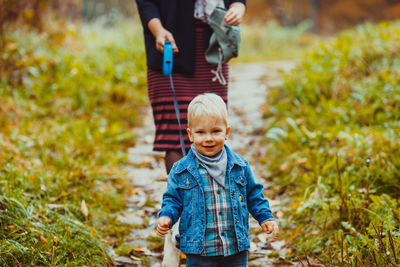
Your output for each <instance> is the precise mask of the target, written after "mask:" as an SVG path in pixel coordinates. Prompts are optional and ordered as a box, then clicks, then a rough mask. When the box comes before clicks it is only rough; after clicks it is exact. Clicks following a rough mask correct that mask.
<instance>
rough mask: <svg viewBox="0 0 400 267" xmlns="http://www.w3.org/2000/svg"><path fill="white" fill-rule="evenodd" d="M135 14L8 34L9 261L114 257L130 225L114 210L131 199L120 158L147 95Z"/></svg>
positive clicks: (1, 183)
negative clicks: (109, 24)
mask: <svg viewBox="0 0 400 267" xmlns="http://www.w3.org/2000/svg"><path fill="white" fill-rule="evenodd" d="M132 23H135V25H138V24H137V22H131V23H127V24H119V25H117V26H116V27H115V28H109V29H105V28H102V27H100V26H99V25H96V24H94V25H85V26H84V27H83V30H82V32H79V31H78V30H77V29H76V28H75V26H74V25H64V24H60V25H59V27H58V30H57V31H55V32H51V33H41V34H37V33H34V32H26V31H21V30H16V29H14V30H12V31H10V33H9V34H8V36H9V37H8V39H7V41H6V42H7V45H6V49H5V51H2V54H1V56H2V57H4V58H7V60H8V61H9V62H13V64H14V66H15V68H10V69H8V70H7V73H4V74H3V76H2V77H1V84H0V98H1V102H2V105H1V107H0V192H1V195H0V240H1V241H0V251H2V252H1V253H0V262H1V263H2V264H6V265H10V266H13V265H32V264H33V265H50V264H54V265H74V266H83V265H85V266H98V265H112V260H111V258H110V256H109V255H108V252H107V250H106V248H105V244H104V242H106V243H107V244H108V245H112V244H113V243H112V242H115V241H111V239H110V238H109V237H110V236H111V235H114V236H115V237H116V238H117V242H118V241H119V240H118V238H120V237H121V236H120V234H119V233H122V232H126V231H129V229H125V228H126V227H125V226H120V225H118V224H114V222H115V221H116V220H115V216H114V215H112V214H113V213H115V212H116V211H119V210H121V209H123V208H125V200H124V193H126V192H127V190H128V189H129V188H130V186H129V183H128V181H127V179H125V175H124V173H123V172H122V171H121V165H122V164H125V163H126V153H125V152H126V148H127V147H129V146H131V145H132V143H133V142H134V135H133V131H132V129H133V127H135V126H137V125H138V124H139V123H140V120H139V119H138V114H137V113H138V111H139V109H140V107H141V106H142V105H144V104H145V103H146V99H147V96H146V91H145V65H144V63H145V57H144V51H143V49H142V48H141V47H142V45H141V44H142V39H141V36H142V35H141V34H135V32H134V31H135V30H132V27H131V26H132ZM133 28H134V29H135V27H133ZM136 31H137V32H138V31H139V28H138V27H136ZM138 36H140V37H138ZM139 47H140V48H139ZM85 210H88V212H86V211H85ZM110 222H111V223H110ZM100 240H101V241H100ZM107 240H110V241H107Z"/></svg>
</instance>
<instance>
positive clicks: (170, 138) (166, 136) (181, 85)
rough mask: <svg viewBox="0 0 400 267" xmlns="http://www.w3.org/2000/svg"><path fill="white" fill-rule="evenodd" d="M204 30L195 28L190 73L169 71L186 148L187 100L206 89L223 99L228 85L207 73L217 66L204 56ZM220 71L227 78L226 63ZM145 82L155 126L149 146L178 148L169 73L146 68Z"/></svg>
mask: <svg viewBox="0 0 400 267" xmlns="http://www.w3.org/2000/svg"><path fill="white" fill-rule="evenodd" d="M204 30H205V29H204V28H203V27H201V26H197V27H196V28H195V31H196V32H195V38H196V45H195V58H194V74H193V75H186V74H180V73H174V74H173V75H172V77H173V81H174V87H175V93H176V97H177V100H178V104H179V111H180V120H181V126H182V133H183V138H184V141H185V147H186V149H189V147H190V141H189V137H188V135H187V133H186V128H187V107H188V105H189V103H190V101H191V100H192V99H193V98H194V97H195V96H197V95H199V94H202V93H207V92H210V93H215V94H218V95H220V96H221V97H222V99H224V101H225V102H227V100H228V85H221V84H220V83H219V82H218V81H215V82H213V81H212V78H213V77H214V75H213V74H212V73H211V70H215V69H216V68H217V66H216V65H211V64H209V63H207V61H206V60H205V51H206V49H207V47H206V45H205V43H206V42H205V40H204ZM222 72H223V75H224V77H225V80H226V81H228V74H229V67H228V64H224V65H223V69H222ZM147 84H148V93H149V98H150V103H151V107H152V109H153V118H154V123H155V126H156V134H155V139H154V145H153V149H154V150H156V151H167V150H176V151H181V147H180V141H179V125H178V121H177V117H176V114H175V109H174V102H173V95H172V89H171V85H170V81H169V77H164V75H163V74H162V72H161V71H155V70H152V69H148V70H147Z"/></svg>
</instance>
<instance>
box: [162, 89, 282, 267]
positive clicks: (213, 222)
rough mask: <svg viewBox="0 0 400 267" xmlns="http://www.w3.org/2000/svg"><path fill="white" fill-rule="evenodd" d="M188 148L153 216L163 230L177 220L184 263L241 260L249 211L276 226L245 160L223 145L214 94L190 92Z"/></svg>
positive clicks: (267, 228) (222, 110)
mask: <svg viewBox="0 0 400 267" xmlns="http://www.w3.org/2000/svg"><path fill="white" fill-rule="evenodd" d="M187 132H188V135H189V139H190V141H191V142H192V146H191V149H190V150H189V153H188V155H187V156H186V157H184V158H182V159H181V160H180V161H178V162H176V163H175V164H174V166H173V167H172V170H171V171H170V173H169V178H168V187H167V191H166V192H165V193H164V196H163V203H162V207H161V211H160V213H159V219H158V221H157V225H156V228H157V233H158V234H159V235H160V236H164V235H165V234H167V233H168V230H169V229H170V227H171V226H172V225H174V224H175V223H176V221H177V220H178V219H179V217H181V220H180V223H179V232H180V236H181V239H180V249H181V251H182V252H184V253H186V257H187V258H186V262H187V266H189V267H190V266H207V267H209V266H222V264H223V265H225V266H247V249H249V248H250V240H249V229H248V228H249V225H248V219H249V212H250V213H251V214H252V215H253V217H254V218H255V219H256V220H257V221H258V222H259V223H260V225H261V227H262V229H263V230H264V232H265V233H267V234H270V233H272V232H273V233H274V237H275V238H277V236H278V231H279V229H278V226H277V225H276V224H275V221H274V217H273V215H272V212H271V209H270V207H269V203H268V200H266V199H265V198H264V196H263V186H262V185H261V184H260V183H258V182H257V181H255V178H254V176H253V174H252V171H251V169H250V166H249V163H248V162H247V161H246V160H245V159H244V158H243V157H241V156H239V155H237V154H236V153H234V152H233V151H231V150H230V149H229V148H228V147H227V146H226V145H225V140H227V139H228V136H229V132H230V127H229V126H228V123H227V110H226V105H225V103H224V101H223V100H222V98H221V97H219V96H217V95H216V94H202V95H199V96H197V97H195V98H194V99H193V100H192V101H191V102H190V104H189V107H188V129H187Z"/></svg>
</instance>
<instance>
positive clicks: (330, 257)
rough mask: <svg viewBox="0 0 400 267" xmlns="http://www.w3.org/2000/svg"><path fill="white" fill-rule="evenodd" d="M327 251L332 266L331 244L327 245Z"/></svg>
mask: <svg viewBox="0 0 400 267" xmlns="http://www.w3.org/2000/svg"><path fill="white" fill-rule="evenodd" d="M328 253H329V263H330V265H331V266H333V261H332V251H331V245H329V247H328Z"/></svg>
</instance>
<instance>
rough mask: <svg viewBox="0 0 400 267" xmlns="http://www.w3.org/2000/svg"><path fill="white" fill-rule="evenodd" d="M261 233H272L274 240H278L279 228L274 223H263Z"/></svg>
mask: <svg viewBox="0 0 400 267" xmlns="http://www.w3.org/2000/svg"><path fill="white" fill-rule="evenodd" d="M261 227H262V229H263V231H264V232H265V233H266V234H270V233H272V232H273V233H274V238H275V239H276V238H278V233H279V228H278V225H276V222H275V221H265V222H263V223H262V224H261Z"/></svg>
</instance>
